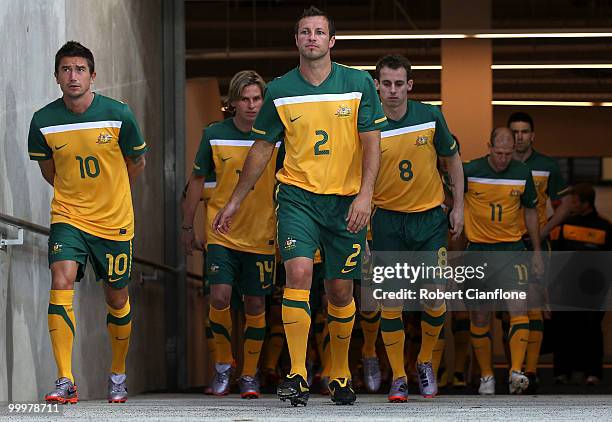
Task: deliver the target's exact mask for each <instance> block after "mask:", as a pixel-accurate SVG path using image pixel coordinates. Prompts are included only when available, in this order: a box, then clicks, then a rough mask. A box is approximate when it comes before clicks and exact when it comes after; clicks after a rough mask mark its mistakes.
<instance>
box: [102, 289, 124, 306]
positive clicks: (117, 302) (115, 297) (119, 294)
mask: <svg viewBox="0 0 612 422" xmlns="http://www.w3.org/2000/svg"><path fill="white" fill-rule="evenodd" d="M105 293H106V294H105V296H106V303H107V304H108V306H110V307H111V308H113V309H123V307H124V306H125V304H126V303H127V301H128V299H129V294H128V290H127V287H124V288H123V289H112V288H106V289H105Z"/></svg>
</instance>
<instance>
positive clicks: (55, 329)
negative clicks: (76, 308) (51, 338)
mask: <svg viewBox="0 0 612 422" xmlns="http://www.w3.org/2000/svg"><path fill="white" fill-rule="evenodd" d="M51 331H57V328H54V329H52V330H49V332H51Z"/></svg>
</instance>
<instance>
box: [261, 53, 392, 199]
mask: <svg viewBox="0 0 612 422" xmlns="http://www.w3.org/2000/svg"><path fill="white" fill-rule="evenodd" d="M386 120H387V119H386V117H385V115H384V113H383V111H382V106H381V105H380V100H379V99H378V94H377V92H376V87H375V86H374V81H373V80H372V78H371V77H370V75H369V74H368V73H367V72H364V71H361V70H356V69H352V68H349V67H346V66H343V65H340V64H338V63H334V62H332V68H331V72H330V74H329V76H328V77H327V79H325V80H324V81H323V82H321V84H320V85H318V86H314V85H312V84H310V83H309V82H308V81H306V80H305V79H304V78H303V77H302V75H301V74H300V71H299V69H298V68H295V69H293V70H291V71H290V72H288V73H286V74H285V75H283V76H282V77H280V78H278V79H275V80H274V81H272V82H270V84H269V85H268V87H267V90H266V94H265V97H264V103H263V105H262V108H261V110H260V112H259V115H258V116H257V120H256V121H255V124H254V126H253V137H254V138H256V139H261V140H265V141H269V142H276V140H277V139H279V138H281V137H282V136H281V134H282V133H283V132H284V137H285V148H286V155H285V161H284V165H283V168H282V169H281V170H280V171H279V172H278V174H277V176H276V177H277V179H278V180H279V181H280V182H281V183H285V184H288V185H293V186H297V187H299V188H301V189H304V190H306V191H309V192H312V193H317V194H334V195H342V196H348V195H356V194H357V193H359V189H360V187H361V166H362V155H363V154H362V149H361V142H360V140H359V132H369V131H373V130H380V129H381V128H382V127H384V126H386V124H387V122H386Z"/></svg>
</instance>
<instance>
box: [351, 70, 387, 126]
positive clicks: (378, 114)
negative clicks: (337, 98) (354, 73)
mask: <svg viewBox="0 0 612 422" xmlns="http://www.w3.org/2000/svg"><path fill="white" fill-rule="evenodd" d="M364 74H365V77H364V78H363V81H364V82H363V87H362V90H361V101H360V102H359V116H358V118H357V130H359V132H370V131H372V130H380V129H382V128H384V127H385V126H387V117H386V116H385V113H384V111H383V108H382V104H381V103H380V98H378V92H377V91H376V86H375V85H374V81H373V80H372V77H371V76H370V74H369V73H366V72H364Z"/></svg>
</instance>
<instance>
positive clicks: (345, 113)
mask: <svg viewBox="0 0 612 422" xmlns="http://www.w3.org/2000/svg"><path fill="white" fill-rule="evenodd" d="M352 111H353V110H352V109H351V108H350V107H349V106H346V105H344V104H341V105H340V107H338V110H337V111H336V114H335V116H337V117H350V116H351V112H352Z"/></svg>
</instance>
